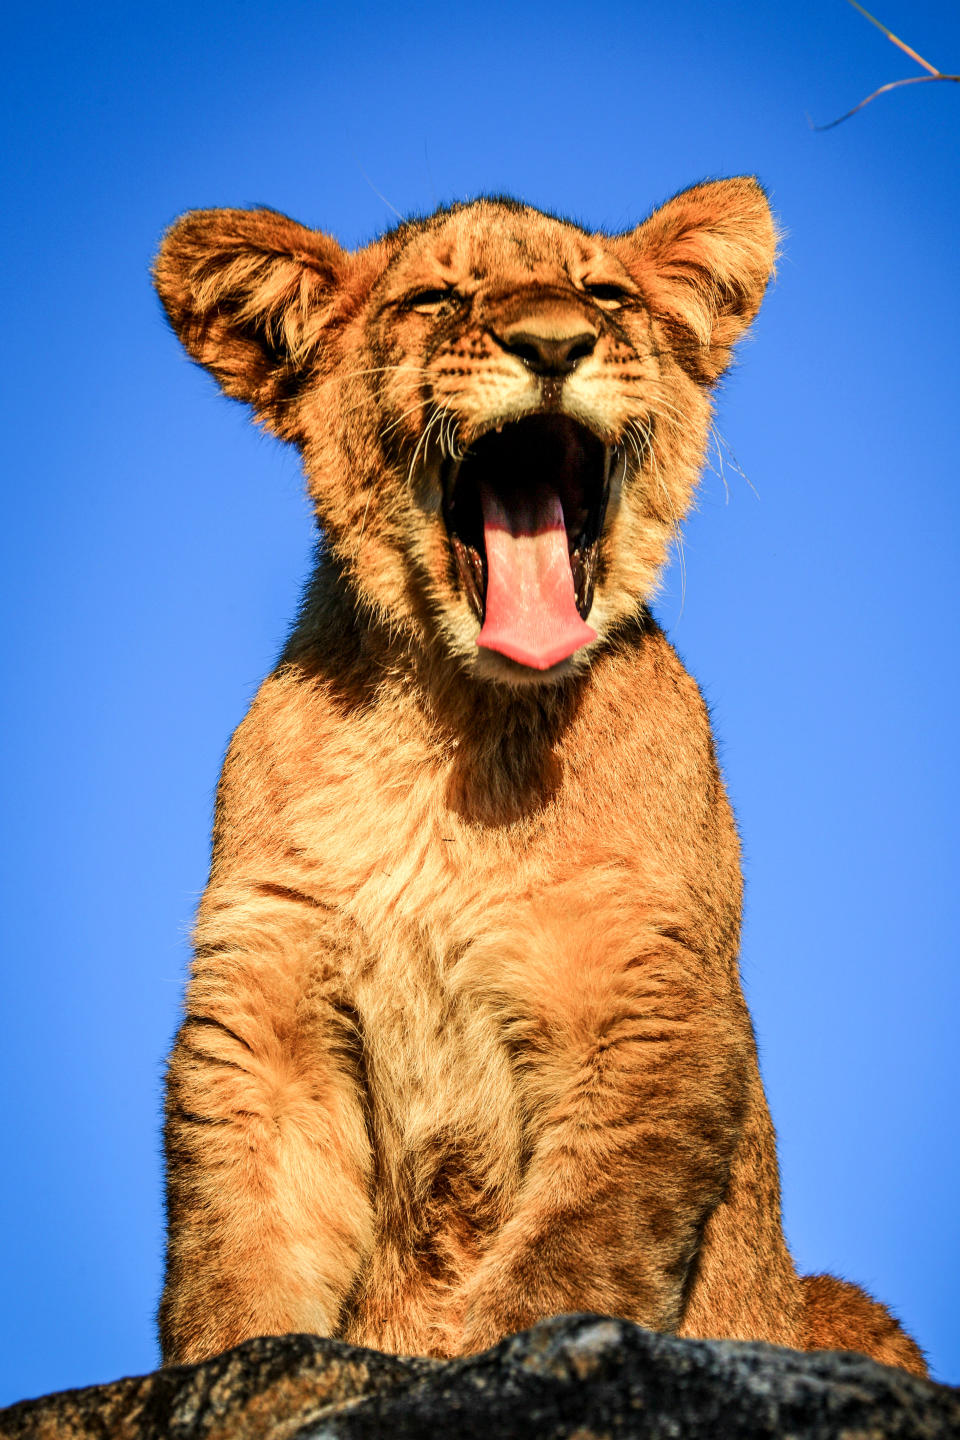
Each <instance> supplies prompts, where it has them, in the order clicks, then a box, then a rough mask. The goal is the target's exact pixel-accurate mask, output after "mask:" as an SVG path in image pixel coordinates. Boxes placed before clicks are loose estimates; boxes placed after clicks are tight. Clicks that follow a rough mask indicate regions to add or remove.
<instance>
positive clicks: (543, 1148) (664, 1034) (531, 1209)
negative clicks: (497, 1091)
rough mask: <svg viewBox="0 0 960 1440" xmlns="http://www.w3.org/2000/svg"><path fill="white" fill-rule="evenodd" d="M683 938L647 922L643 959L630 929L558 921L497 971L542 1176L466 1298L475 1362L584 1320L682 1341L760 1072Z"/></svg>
mask: <svg viewBox="0 0 960 1440" xmlns="http://www.w3.org/2000/svg"><path fill="white" fill-rule="evenodd" d="M564 930H566V933H565V934H562V932H563V931H564ZM668 931H669V933H667V932H668ZM676 933H677V932H676V929H675V927H673V926H664V927H662V928H661V927H657V926H652V925H651V924H650V923H649V921H647V922H646V924H645V926H644V928H643V929H642V930H640V931H639V932H637V931H635V932H634V936H633V939H632V942H631V941H630V940H629V939H628V938H627V936H626V935H625V934H624V925H623V923H622V921H620V920H619V919H617V918H615V919H614V920H613V921H612V922H611V923H609V924H608V923H606V922H605V919H604V917H603V916H602V915H599V916H594V917H591V918H590V919H589V920H584V921H581V922H580V923H579V924H577V925H575V926H574V927H572V928H569V926H568V922H566V921H555V922H554V923H553V924H550V923H548V924H546V925H545V926H543V927H542V930H541V933H540V934H539V935H536V934H534V933H529V934H528V935H527V936H526V939H527V946H526V947H525V953H524V954H523V955H522V956H521V955H520V954H519V953H518V954H517V956H516V958H515V959H511V958H510V957H507V958H506V959H504V958H503V957H502V956H501V957H500V959H499V962H494V963H493V964H490V965H489V968H488V967H487V966H486V965H485V966H484V969H486V970H487V973H489V974H490V975H491V976H492V974H493V973H494V969H498V970H499V971H500V979H499V983H498V984H497V986H496V989H497V990H499V992H500V993H499V996H498V1001H499V1004H500V1005H501V1006H502V1009H503V1020H504V1027H505V1033H506V1036H507V1040H508V1043H509V1044H510V1047H511V1050H512V1051H513V1053H514V1054H515V1055H516V1056H517V1063H518V1069H519V1073H520V1075H521V1077H522V1083H523V1085H524V1088H525V1092H526V1099H527V1103H526V1109H527V1113H528V1115H529V1117H530V1122H529V1123H530V1136H529V1138H530V1145H531V1158H530V1162H529V1166H528V1169H527V1173H526V1179H525V1182H524V1185H523V1187H522V1190H521V1192H520V1195H519V1197H518V1202H517V1205H516V1207H515V1210H514V1213H513V1214H512V1216H511V1218H510V1220H509V1221H508V1222H507V1224H506V1226H505V1227H504V1229H503V1231H502V1232H501V1233H500V1235H499V1236H498V1237H497V1239H496V1241H495V1242H494V1244H493V1246H492V1247H491V1249H490V1250H489V1251H488V1253H487V1255H486V1256H485V1258H484V1260H483V1262H482V1263H481V1266H480V1268H479V1270H478V1272H477V1273H476V1275H475V1276H474V1278H473V1280H472V1281H471V1282H470V1286H469V1291H468V1293H467V1295H466V1296H465V1300H464V1327H463V1336H462V1348H463V1350H464V1352H465V1353H471V1352H474V1351H477V1350H480V1349H483V1348H485V1347H486V1346H488V1345H491V1344H493V1343H494V1342H495V1341H496V1340H498V1339H500V1338H501V1337H502V1336H503V1335H506V1334H511V1333H515V1332H516V1331H518V1330H521V1329H524V1328H525V1327H527V1326H529V1325H530V1324H532V1323H534V1322H535V1321H536V1320H538V1319H540V1318H542V1317H543V1316H546V1315H553V1314H559V1313H563V1312H569V1311H574V1310H589V1311H594V1312H597V1313H600V1314H614V1315H622V1316H625V1317H628V1318H631V1319H634V1320H636V1321H638V1322H640V1323H641V1324H644V1325H647V1326H650V1327H651V1328H652V1329H656V1330H666V1331H672V1330H675V1329H676V1327H677V1325H678V1323H679V1320H680V1318H681V1313H682V1307H683V1302H684V1294H685V1283H686V1281H687V1278H688V1272H689V1270H690V1265H691V1262H692V1260H693V1257H694V1255H695V1252H696V1247H697V1244H698V1241H699V1237H700V1235H701V1233H702V1228H703V1225H704V1223H705V1220H706V1218H707V1216H708V1215H709V1214H710V1212H711V1211H712V1210H713V1208H714V1207H715V1206H716V1205H717V1204H719V1202H720V1201H721V1199H722V1198H723V1194H724V1190H725V1187H726V1183H727V1179H728V1175H729V1171H730V1164H731V1160H732V1157H733V1154H734V1151H735V1148H736V1145H737V1141H738V1138H739V1135H740V1129H741V1126H742V1122H743V1114H744V1106H745V1100H746V1095H747V1080H746V1077H747V1074H748V1067H749V1064H750V1061H751V1058H752V1056H753V1046H752V1037H751V1033H750V1027H749V1020H748V1018H747V1016H746V1012H745V1009H744V1007H743V1005H742V1002H738V998H737V995H736V990H735V986H733V987H732V986H731V985H730V984H729V983H728V982H727V980H726V979H725V977H724V976H723V974H722V973H721V974H714V975H711V974H710V972H709V970H708V969H707V967H706V966H705V964H704V962H703V961H702V959H701V958H700V957H699V956H698V955H697V954H695V953H694V952H693V951H692V950H691V949H690V948H688V946H687V945H686V944H684V943H683V941H682V940H681V939H678V938H672V937H673V936H674V935H676ZM561 934H562V938H561ZM551 952H552V953H551Z"/></svg>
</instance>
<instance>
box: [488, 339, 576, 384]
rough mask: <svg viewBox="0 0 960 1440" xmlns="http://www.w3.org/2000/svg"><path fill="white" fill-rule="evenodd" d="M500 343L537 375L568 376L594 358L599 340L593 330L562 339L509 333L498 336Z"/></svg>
mask: <svg viewBox="0 0 960 1440" xmlns="http://www.w3.org/2000/svg"><path fill="white" fill-rule="evenodd" d="M494 337H495V339H496V340H497V342H498V343H499V344H500V345H502V346H503V348H504V350H506V351H507V353H508V354H510V355H516V357H517V359H518V360H522V361H523V363H524V365H526V367H527V369H528V370H532V371H533V373H534V375H554V376H560V375H569V374H570V371H571V370H573V369H575V368H576V366H577V365H579V363H580V361H581V360H585V359H586V358H587V356H588V355H592V354H593V351H594V347H595V346H596V343H597V337H596V335H594V334H593V332H592V331H590V330H582V331H581V332H580V333H579V334H578V335H563V336H561V337H560V338H559V339H555V338H554V337H552V336H547V335H535V334H534V333H533V331H532V330H510V331H508V332H507V334H505V335H497V333H496V331H494Z"/></svg>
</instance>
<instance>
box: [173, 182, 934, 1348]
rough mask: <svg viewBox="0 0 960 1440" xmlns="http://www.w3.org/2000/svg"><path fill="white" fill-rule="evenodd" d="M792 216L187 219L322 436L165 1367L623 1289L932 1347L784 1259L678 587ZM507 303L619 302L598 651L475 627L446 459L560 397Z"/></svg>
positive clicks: (522, 1313)
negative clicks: (506, 639)
mask: <svg viewBox="0 0 960 1440" xmlns="http://www.w3.org/2000/svg"><path fill="white" fill-rule="evenodd" d="M774 245H775V235H774V228H773V224H772V221H771V218H770V214H769V209H768V206H767V203H766V200H765V198H764V196H763V193H762V191H761V190H760V188H759V187H758V185H757V184H756V183H755V182H754V181H753V180H750V179H737V180H730V181H720V182H714V183H710V184H705V185H701V186H697V187H695V188H694V189H692V190H689V191H687V192H685V193H683V194H681V195H679V196H677V197H676V198H675V199H674V200H672V201H670V202H669V203H668V204H667V205H665V206H663V207H662V208H661V209H660V210H658V211H656V212H655V213H654V214H653V215H652V216H651V217H650V218H649V219H648V220H647V221H646V222H645V223H643V224H642V225H640V226H638V227H637V228H636V229H634V230H632V231H630V232H628V233H626V234H622V235H614V236H606V235H598V234H591V233H589V232H588V231H586V230H583V229H581V228H580V227H578V226H576V225H573V224H570V223H566V222H563V221H560V220H557V219H555V218H552V217H549V216H547V215H543V214H541V213H539V212H537V211H535V210H533V209H531V208H529V207H527V206H523V205H519V204H516V203H514V202H512V201H504V200H496V199H491V200H480V201H477V202H476V203H474V204H470V205H461V206H454V207H453V208H451V209H448V210H441V211H439V212H438V213H437V214H436V215H433V216H430V217H428V218H426V219H423V220H414V221H411V222H409V223H406V224H404V225H401V226H400V227H399V228H398V229H396V230H394V231H393V232H392V233H390V234H388V235H386V236H384V237H383V238H382V239H381V240H378V241H376V242H375V243H373V244H371V245H370V246H368V247H367V248H366V249H362V250H359V251H357V252H355V253H352V254H351V253H347V252H345V251H344V250H343V249H341V247H340V246H339V245H337V244H336V242H335V241H333V240H331V239H330V238H329V237H327V236H325V235H323V234H320V233H318V232H316V231H312V230H307V229H305V228H303V227H302V226H299V225H297V224H295V223H294V222H292V221H290V220H288V219H286V218H285V217H284V216H282V215H277V214H274V213H273V212H270V211H253V212H245V211H230V210H223V211H216V210H214V211H202V212H197V213H194V214H191V215H187V216H185V217H184V218H183V219H182V220H180V221H179V222H178V223H177V224H176V225H175V226H174V227H173V229H172V230H171V231H170V233H169V234H168V235H167V237H166V239H165V241H164V244H163V247H162V250H161V252H160V256H159V258H158V261H157V266H156V281H157V287H158V289H159V292H160V295H161V297H162V299H163V302H164V305H165V307H166V309H167V313H168V315H169V317H170V320H171V322H172V324H173V326H174V328H175V330H176V331H177V333H178V334H179V336H180V338H181V339H182V341H183V343H184V345H185V346H186V348H187V350H188V351H189V353H190V354H191V355H192V356H193V357H194V358H195V359H197V360H199V361H200V362H201V363H202V364H204V365H205V366H207V367H208V369H210V370H211V371H212V373H213V374H214V375H215V376H216V377H217V379H218V381H219V382H220V384H221V386H222V387H223V389H224V390H225V391H226V393H227V394H229V395H232V396H235V397H236V398H238V399H241V400H244V401H247V402H249V403H250V404H251V405H252V406H253V409H254V411H255V413H256V415H257V417H258V418H259V420H260V421H261V422H262V423H263V424H264V425H266V426H267V427H269V428H270V429H271V430H273V431H274V432H275V433H276V434H277V435H279V436H281V437H282V438H284V439H287V440H290V441H293V442H295V443H296V444H297V445H298V446H299V447H300V449H301V451H302V454H303V459H304V468H305V471H306V475H307V482H308V486H309V490H310V494H311V496H312V498H313V501H314V503H315V506H316V512H317V517H318V521H319V524H320V528H321V531H322V544H321V548H320V552H319V561H318V566H317V571H316V574H315V576H314V579H313V581H312V583H311V585H310V587H309V589H308V593H307V596H306V598H305V601H304V604H303V608H302V611H301V615H300V619H299V621H298V623H297V625H296V627H295V629H294V632H293V634H292V636H291V638H290V641H289V643H288V645H287V647H286V650H285V652H284V654H283V656H282V657H281V661H280V664H279V665H278V667H277V669H276V670H275V672H274V673H273V675H271V676H270V678H269V679H268V680H267V681H266V682H265V683H264V685H263V686H262V688H261V690H260V693H259V695H258V696H257V698H256V700H255V702H254V704H253V706H252V708H251V710H250V713H249V715H248V716H247V718H246V720H245V721H244V722H243V724H242V725H241V726H240V728H239V730H238V731H237V734H236V735H235V736H234V739H233V742H232V744H231V746H230V750H229V754H228V756H227V760H226V764H225V766H224V771H223V776H222V779H221V782H220V788H219V792H218V800H217V810H216V823H215V831H214V852H213V865H212V871H211V877H210V884H209V887H208V889H207V892H206V894H205V896H204V898H203V902H202V904H201V906H200V911H199V916H198V920H197V927H196V958H195V961H194V966H193V971H192V978H191V980H190V984H189V989H188V993H187V999H186V1015H185V1019H184V1023H183V1025H182V1027H181V1029H180V1032H179V1034H178V1037H177V1040H176V1044H175V1047H174V1051H173V1055H172V1058H171V1061H170V1067H169V1076H168V1100H167V1132H166V1134H167V1142H166V1143H167V1151H166V1153H167V1175H168V1214H169V1246H168V1267H167V1281H166V1288H165V1291H164V1297H163V1302H162V1306H161V1332H162V1339H163V1349H164V1355H165V1358H166V1360H167V1361H181V1360H197V1359H200V1358H202V1357H204V1356H207V1355H211V1354H213V1353H215V1352H217V1351H220V1350H222V1349H224V1348H226V1347H227V1346H230V1345H233V1344H236V1343H237V1342H238V1341H241V1340H243V1339H245V1338H247V1337H248V1336H251V1335H256V1334H263V1333H282V1332H286V1331H295V1330H307V1331H316V1332H318V1333H321V1334H326V1335H336V1336H341V1337H344V1338H346V1339H347V1340H350V1341H352V1342H355V1343H357V1344H363V1345H370V1346H374V1347H380V1348H385V1349H388V1350H397V1351H406V1352H421V1353H429V1354H435V1355H454V1354H458V1353H464V1352H471V1351H475V1350H477V1349H480V1348H482V1347H484V1346H487V1345H490V1344H492V1343H493V1342H494V1341H496V1340H498V1339H499V1338H500V1337H501V1336H503V1335H505V1334H507V1333H510V1332H512V1331H515V1330H517V1329H519V1328H521V1327H523V1326H526V1325H528V1324H530V1323H531V1322H533V1321H535V1320H536V1319H538V1318H539V1317H541V1316H543V1315H548V1314H553V1313H557V1312H561V1311H570V1310H593V1311H599V1312H605V1313H613V1314H617V1315H622V1316H627V1317H630V1318H632V1319H635V1320H637V1321H640V1322H641V1323H643V1324H645V1325H649V1326H653V1327H655V1328H659V1329H664V1330H672V1331H676V1332H678V1333H680V1334H683V1335H692V1336H729V1337H741V1338H759V1339H765V1340H770V1341H775V1342H778V1343H782V1344H788V1345H797V1346H807V1347H811V1348H813V1347H822V1346H839V1347H848V1348H853V1349H862V1350H864V1351H866V1352H867V1353H869V1354H872V1355H874V1356H876V1357H877V1358H878V1359H881V1360H885V1361H888V1362H890V1363H893V1364H899V1365H903V1366H905V1367H906V1368H907V1369H912V1370H916V1371H918V1372H921V1371H922V1370H923V1361H922V1358H921V1356H920V1353H919V1351H918V1350H917V1348H916V1346H915V1345H914V1344H913V1342H912V1341H911V1340H909V1339H908V1338H907V1337H906V1336H905V1335H904V1334H903V1332H902V1331H901V1330H900V1328H899V1327H898V1326H897V1324H896V1322H895V1321H894V1320H893V1319H892V1318H891V1317H890V1315H889V1313H888V1312H887V1311H886V1310H885V1309H883V1307H882V1306H879V1305H877V1304H876V1303H875V1302H873V1301H871V1300H869V1299H868V1297H866V1296H865V1295H864V1294H863V1292H862V1291H860V1290H858V1289H856V1288H855V1287H853V1286H849V1285H846V1284H844V1283H843V1282H840V1281H837V1280H833V1279H831V1278H829V1277H816V1278H814V1279H806V1280H802V1279H800V1278H799V1277H798V1276H797V1274H796V1271H795V1269H794V1266H793V1264H792V1261H791V1259H790V1256H789V1254H788V1252H787V1249H786V1246H785V1243H784V1239H783V1234H782V1229H781V1221H780V1201H779V1184H778V1176H777V1163H776V1151H775V1141H774V1135H773V1130H772V1127H771V1124H770V1119H769V1116H768V1112H767V1107H766V1102H765V1099H764V1094H763V1089H762V1086H761V1082H760V1077H759V1072H758V1068H757V1059H756V1051H755V1047H754V1042H753V1036H752V1032H751V1026H750V1020H749V1016H748V1014H747V1010H746V1007H745V1004H744V1000H743V996H742V993H741V988H740V982H739V976H738V968H737V947H738V938H739V924H740V897H741V881H740V869H739V858H738V844H737V836H736V831H735V828H734V823H733V819H732V816H731V813H730V809H729V806H728V803H727V800H726V796H725V794H724V790H723V785H722V781H721V778H720V775H719V772H718V769H717V765H716V761H715V758H714V752H713V745H712V740H711V734H710V726H709V720H708V716H707V713H706V710H705V707H704V705H703V702H702V700H701V698H700V695H699V693H698V691H697V688H696V685H695V684H694V682H693V680H691V679H690V677H689V676H688V675H687V674H686V673H685V672H684V670H683V668H682V666H681V665H680V662H679V660H678V659H677V657H676V655H675V654H674V652H673V650H672V649H671V647H670V645H669V644H668V643H667V641H666V640H665V638H664V637H663V635H662V634H661V632H660V631H659V630H658V629H657V627H656V625H655V623H654V622H653V620H652V619H651V617H650V614H649V611H648V609H647V604H648V602H649V600H650V598H651V596H652V595H653V594H654V592H655V589H656V584H657V576H658V573H659V571H660V569H661V567H662V565H663V562H664V559H665V556H666V553H667V550H668V547H669V545H670V543H671V539H672V538H673V536H674V535H675V534H676V531H677V526H678V525H679V523H680V521H681V520H682V518H683V516H684V514H685V513H686V512H687V510H688V508H689V506H690V503H691V498H692V494H693V490H694V486H695V484H696V480H697V476H698V473H699V470H700V467H701V464H702V462H703V457H704V451H705V444H706V437H707V434H708V427H709V423H710V413H711V406H710V390H711V386H712V385H713V383H714V382H715V381H716V380H717V379H718V377H719V376H720V375H721V373H722V372H723V370H724V369H725V367H726V366H727V364H728V363H729V360H730V353H731V347H732V345H733V344H734V342H735V341H736V340H737V338H738V337H739V336H740V335H741V333H742V332H743V330H744V329H745V327H746V326H747V325H748V324H749V322H750V321H751V319H752V318H753V316H754V314H755V313H756V310H757V307H758V305H759V303H760V300H761V297H762V295H763V291H764V288H765V285H766V282H767V279H768V277H769V274H770V271H771V267H772V264H773V258H774ZM598 287H600V288H598ZM437 292H449V293H445V294H440V295H439V296H438V294H437ZM515 322H522V323H523V324H525V325H527V324H529V325H531V326H533V327H534V328H536V329H537V332H538V333H539V334H541V335H564V334H569V333H570V332H571V327H576V326H581V327H582V326H588V327H590V328H591V329H592V330H593V331H595V333H596V335H597V344H596V348H595V349H594V351H593V353H592V354H591V355H590V356H589V357H588V358H585V359H584V360H582V362H581V363H580V364H579V365H577V367H576V368H575V369H574V370H573V371H572V373H571V374H569V375H568V376H567V377H566V378H565V379H564V380H563V382H562V385H560V384H558V385H556V386H554V389H553V392H552V395H551V398H550V401H549V403H550V404H552V405H554V407H555V408H559V409H560V410H562V411H564V412H566V413H567V414H569V415H571V416H573V417H575V418H576V419H578V420H580V421H582V422H583V423H585V424H587V425H588V426H590V427H591V428H593V429H594V430H595V431H596V433H597V434H598V435H599V436H600V437H601V438H602V439H603V440H604V441H605V442H606V443H608V444H610V445H611V446H615V447H617V454H618V455H620V456H621V457H622V458H621V460H620V468H619V470H618V472H617V474H616V475H615V481H614V487H613V493H612V495H611V500H610V505H609V509H608V514H607V520H606V526H605V530H604V532H603V535H602V538H601V541H600V552H599V557H600V559H599V569H598V579H597V586H596V593H595V599H594V602H593V606H592V609H591V612H590V615H589V620H590V624H591V625H592V626H593V627H594V628H595V629H596V631H597V639H596V640H595V641H593V642H592V643H591V644H589V645H587V646H585V647H583V648H582V649H581V650H579V651H577V652H576V654H575V655H574V656H573V657H572V658H571V659H570V660H568V661H566V662H564V663H563V664H562V665H558V666H556V667H554V669H552V670H549V671H545V672H537V671H532V670H529V669H527V668H525V667H523V666H520V665H517V664H514V663H513V662H512V661H508V660H505V659H503V658H502V657H497V656H493V655H491V654H490V652H483V651H478V647H477V644H476V639H477V633H478V629H479V622H478V620H477V617H476V615H475V614H474V613H473V611H472V610H471V608H470V605H469V604H468V601H467V598H466V596H465V595H464V594H463V593H462V591H461V589H460V582H459V580H458V576H457V571H456V567H455V565H454V564H453V561H452V559H451V551H450V543H449V539H448V536H447V533H446V529H445V526H444V523H443V518H442V514H441V488H440V477H441V467H442V464H443V461H444V458H445V457H456V456H458V455H461V454H462V453H463V452H464V451H465V450H466V449H467V448H468V447H469V446H470V445H471V443H472V442H473V441H474V440H475V439H476V438H477V437H478V436H479V435H481V434H483V433H484V432H485V431H487V430H488V429H490V428H491V427H494V426H496V425H497V424H499V423H502V422H504V421H509V420H512V419H516V418H518V417H521V416H523V415H526V414H528V413H531V412H533V411H535V410H537V409H538V408H540V406H541V405H543V404H547V403H548V402H547V399H546V398H545V397H546V394H547V391H546V388H541V385H540V382H539V380H538V379H537V377H536V376H534V375H532V374H531V372H530V370H529V369H528V368H527V367H526V366H525V365H524V363H523V362H522V360H521V359H518V358H517V356H516V355H515V354H512V353H510V352H508V351H507V350H506V349H505V348H504V347H503V346H502V345H500V344H498V343H497V341H496V339H495V338H494V337H495V334H496V333H497V332H498V329H499V331H500V332H502V331H503V328H504V327H505V326H509V325H510V324H513V323H515ZM824 1203H825V1204H830V1203H832V1200H831V1197H830V1196H829V1195H825V1196H824Z"/></svg>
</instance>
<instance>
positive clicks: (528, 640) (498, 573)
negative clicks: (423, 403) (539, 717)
mask: <svg viewBox="0 0 960 1440" xmlns="http://www.w3.org/2000/svg"><path fill="white" fill-rule="evenodd" d="M480 503H481V505H482V506H483V537H484V542H485V544H486V547H487V601H486V609H485V612H484V619H483V629H482V630H481V631H480V634H479V635H478V636H477V644H478V645H482V646H483V647H484V649H486V650H498V651H499V652H500V654H501V655H507V656H509V658H510V659H511V660H517V661H519V663H520V664H521V665H530V666H532V667H533V668H534V669H535V670H547V669H548V668H549V667H550V666H551V665H558V664H559V663H560V661H561V660H566V659H567V657H568V656H569V655H572V654H573V652H574V651H575V650H579V649H580V646H581V645H586V644H587V642H588V641H589V640H595V639H596V638H597V632H596V630H591V628H590V626H589V625H587V624H585V623H584V621H583V620H582V619H581V618H580V613H579V611H578V610H577V604H576V598H575V596H574V590H573V573H572V571H571V569H570V557H569V554H568V552H567V529H566V526H565V525H564V523H563V508H562V506H561V504H560V496H559V495H558V494H557V493H556V491H555V490H550V489H547V488H546V487H545V488H543V489H542V490H540V491H538V492H537V493H536V494H534V495H531V496H530V497H529V498H528V499H526V500H525V501H522V502H521V501H517V500H515V501H514V503H513V504H512V505H511V508H510V510H509V511H508V510H507V509H506V508H505V507H504V505H503V504H502V503H501V501H500V498H499V496H498V495H497V494H496V493H495V492H494V491H493V490H491V489H490V487H489V486H488V485H484V484H483V483H482V482H481V485H480Z"/></svg>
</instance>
